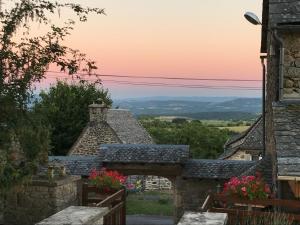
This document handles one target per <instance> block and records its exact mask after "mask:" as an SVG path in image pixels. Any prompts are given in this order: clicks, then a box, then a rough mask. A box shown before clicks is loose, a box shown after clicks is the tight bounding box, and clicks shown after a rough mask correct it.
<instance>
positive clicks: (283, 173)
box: [261, 0, 300, 198]
mask: <svg viewBox="0 0 300 225" xmlns="http://www.w3.org/2000/svg"><path fill="white" fill-rule="evenodd" d="M261 53H264V54H267V68H268V69H267V71H268V72H267V83H266V91H267V95H266V108H265V112H266V154H267V155H268V156H270V158H271V160H272V168H273V184H274V187H275V190H277V193H278V196H279V197H284V198H291V197H292V196H291V195H288V196H287V194H286V193H293V196H294V197H300V191H299V190H300V183H299V182H300V1H295V0H264V4H263V18H262V44H261Z"/></svg>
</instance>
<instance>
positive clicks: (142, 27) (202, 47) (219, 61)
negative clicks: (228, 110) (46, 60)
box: [41, 0, 262, 98]
mask: <svg viewBox="0 0 300 225" xmlns="http://www.w3.org/2000/svg"><path fill="white" fill-rule="evenodd" d="M73 2H74V1H73ZM76 2H77V3H81V4H83V5H89V6H91V7H99V8H105V12H106V14H107V15H106V16H105V15H91V16H90V17H89V20H88V22H86V23H82V24H80V23H78V24H77V25H76V26H75V30H74V31H73V32H72V35H71V36H70V37H69V38H68V41H67V44H68V45H70V46H71V47H73V48H76V49H80V50H81V51H82V52H85V53H87V55H88V56H89V57H90V58H92V59H95V60H96V61H97V65H98V67H99V70H98V71H97V72H98V73H100V74H117V75H132V76H153V77H156V76H164V77H189V78H233V79H255V80H256V79H257V80H260V79H261V65H260V60H259V49H260V27H259V26H254V25H252V24H250V23H249V22H247V21H246V20H245V19H244V17H243V14H244V12H246V11H252V12H254V13H256V14H257V15H258V16H259V17H261V5H262V0H229V1H228V0H227V1H225V0H207V1H204V0H78V1H76ZM69 16H71V17H72V16H73V15H69V14H68V13H67V12H66V14H64V15H63V16H62V17H61V18H60V21H62V20H63V19H66V18H68V17H69ZM73 17H74V16H73ZM102 79H103V84H104V87H105V88H108V89H109V90H110V92H111V95H112V97H114V98H123V97H139V96H157V95H171V96H223V95H225V96H249V97H252V96H259V95H260V93H261V91H260V90H255V91H253V90H232V89H231V88H228V89H225V90H221V89H216V88H215V87H216V86H230V87H232V86H247V87H251V88H252V87H258V88H260V87H261V82H220V81H185V80H162V79H138V78H135V79H129V78H115V77H102ZM107 80H110V81H107ZM120 81H121V83H122V82H123V83H124V82H125V83H126V85H124V84H120ZM53 82H54V78H53V77H49V78H48V79H47V81H44V82H43V83H42V84H41V86H42V87H47V85H48V84H49V83H53ZM117 82H119V83H117ZM145 82H147V83H149V82H150V83H156V84H158V83H159V85H161V84H162V83H163V84H165V83H166V84H168V85H170V84H174V85H173V86H176V87H169V86H164V87H161V86H160V87H159V86H155V85H151V86H148V87H147V86H137V85H134V86H133V85H129V84H128V83H135V84H137V83H139V84H141V83H145ZM182 85H183V86H186V85H206V86H210V87H214V89H203V88H183V87H178V86H182Z"/></svg>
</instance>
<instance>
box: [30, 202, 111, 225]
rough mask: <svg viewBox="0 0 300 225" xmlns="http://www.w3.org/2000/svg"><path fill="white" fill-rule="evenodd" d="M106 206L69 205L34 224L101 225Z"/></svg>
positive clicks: (106, 211) (106, 210)
mask: <svg viewBox="0 0 300 225" xmlns="http://www.w3.org/2000/svg"><path fill="white" fill-rule="evenodd" d="M108 212H109V210H108V208H107V207H104V208H100V207H84V206H70V207H68V208H66V209H64V210H62V211H60V212H58V213H56V214H54V215H52V216H51V217H49V218H47V219H44V220H43V221H41V222H39V223H38V224H36V225H67V224H74V225H102V224H103V220H104V219H103V217H104V216H105V215H106V214H107V213H108Z"/></svg>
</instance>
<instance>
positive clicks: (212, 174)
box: [183, 159, 256, 179]
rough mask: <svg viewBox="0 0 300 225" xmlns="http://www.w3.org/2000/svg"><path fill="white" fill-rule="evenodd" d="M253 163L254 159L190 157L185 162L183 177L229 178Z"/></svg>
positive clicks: (239, 173)
mask: <svg viewBox="0 0 300 225" xmlns="http://www.w3.org/2000/svg"><path fill="white" fill-rule="evenodd" d="M255 164H256V162H255V161H240V160H213V159H190V160H188V161H187V162H186V163H185V166H184V170H183V177H186V178H199V179H229V178H231V177H234V176H240V175H241V173H243V172H245V171H246V170H248V169H249V168H251V167H252V166H254V165H255Z"/></svg>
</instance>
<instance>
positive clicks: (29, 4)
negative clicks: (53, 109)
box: [0, 0, 104, 192]
mask: <svg viewBox="0 0 300 225" xmlns="http://www.w3.org/2000/svg"><path fill="white" fill-rule="evenodd" d="M64 8H68V9H70V10H72V11H73V12H74V13H75V14H76V15H77V16H78V18H79V20H80V21H83V22H84V21H86V20H87V15H88V13H90V12H95V13H97V14H103V13H104V11H103V10H102V9H98V8H83V7H81V6H80V5H78V4H69V3H66V4H60V3H57V2H50V1H47V0H19V1H17V2H15V5H14V6H13V7H12V8H10V9H5V10H3V9H2V11H1V12H0V23H1V25H0V106H1V107H0V157H1V162H0V192H1V191H3V190H5V189H8V188H10V187H11V186H13V185H17V184H19V183H22V182H24V180H26V178H28V177H30V175H31V174H32V173H33V172H34V171H35V169H36V167H37V165H38V163H40V162H41V159H42V158H43V157H42V156H45V152H47V151H48V146H49V139H48V134H49V133H48V129H47V127H46V126H44V125H43V123H42V122H41V119H40V118H39V117H38V116H37V115H35V114H34V113H33V112H30V110H28V102H29V100H30V97H31V96H32V84H33V83H34V82H39V81H40V80H41V79H43V78H44V76H45V72H46V71H47V70H48V68H49V66H50V65H55V66H57V67H58V68H59V69H60V70H61V71H65V72H67V73H69V74H70V75H74V74H76V73H77V72H78V71H84V72H86V73H91V72H92V70H93V69H96V66H95V62H94V61H91V60H88V59H87V58H86V56H85V55H84V54H82V53H80V52H79V51H78V50H74V49H71V48H68V47H67V46H64V45H63V44H62V41H63V40H64V39H65V38H66V37H67V36H68V35H69V34H70V31H71V30H72V29H73V26H74V23H75V22H74V21H73V20H68V21H67V22H66V23H65V25H63V26H56V25H55V24H53V23H52V22H51V20H50V17H49V15H55V14H56V15H59V13H60V10H62V9H64ZM30 21H32V22H35V23H36V22H37V23H40V24H42V25H43V26H46V27H48V32H47V33H46V34H44V35H41V36H38V37H34V36H32V35H30V34H31V33H30V29H29V28H30ZM21 36H22V38H21V39H20V38H19V37H21ZM77 78H79V79H80V77H77ZM17 150H18V151H20V154H19V155H22V157H21V160H16V157H15V156H16V154H15V152H16V151H17Z"/></svg>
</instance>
